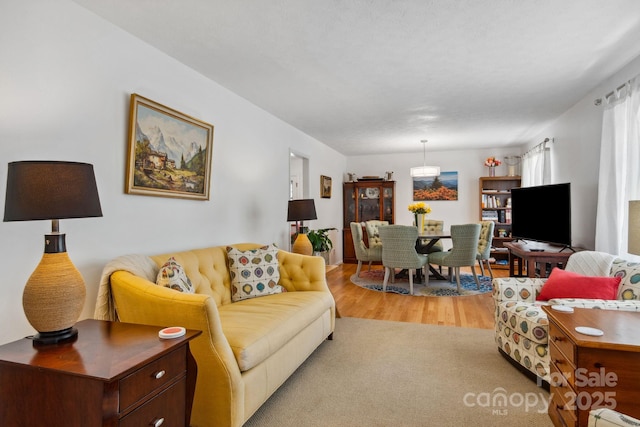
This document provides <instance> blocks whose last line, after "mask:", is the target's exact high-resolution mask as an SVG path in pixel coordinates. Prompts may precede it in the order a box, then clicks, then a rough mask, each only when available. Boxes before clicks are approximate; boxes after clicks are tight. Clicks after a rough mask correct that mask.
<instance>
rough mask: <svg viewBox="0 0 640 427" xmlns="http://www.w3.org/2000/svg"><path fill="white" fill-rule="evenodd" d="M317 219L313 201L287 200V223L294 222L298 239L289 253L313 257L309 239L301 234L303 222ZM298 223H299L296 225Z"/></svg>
mask: <svg viewBox="0 0 640 427" xmlns="http://www.w3.org/2000/svg"><path fill="white" fill-rule="evenodd" d="M311 219H318V216H317V215H316V205H315V203H314V202H313V199H299V200H289V209H288V212H287V221H288V222H291V221H295V222H296V232H297V233H298V237H296V241H295V242H293V247H292V248H291V252H294V253H297V254H303V255H313V246H312V245H311V241H310V240H309V237H307V235H306V234H305V233H303V226H302V224H303V221H307V220H311ZM298 221H300V223H299V224H298Z"/></svg>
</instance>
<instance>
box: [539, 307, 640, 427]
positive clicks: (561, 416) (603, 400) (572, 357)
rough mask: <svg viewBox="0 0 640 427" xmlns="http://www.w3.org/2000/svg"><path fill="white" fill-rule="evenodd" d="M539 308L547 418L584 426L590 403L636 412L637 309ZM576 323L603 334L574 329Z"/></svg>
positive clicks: (639, 394) (639, 370)
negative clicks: (543, 321) (547, 361)
mask: <svg viewBox="0 0 640 427" xmlns="http://www.w3.org/2000/svg"><path fill="white" fill-rule="evenodd" d="M542 309H543V310H544V312H545V313H547V316H548V318H549V354H550V356H551V366H550V368H551V369H550V375H551V380H550V381H549V384H550V386H551V390H550V391H551V398H552V400H551V402H550V404H549V417H550V418H551V421H553V424H554V425H555V426H580V427H586V426H587V424H588V418H589V411H590V410H591V409H595V408H609V409H615V410H616V411H619V412H622V413H624V414H628V415H630V416H632V417H635V418H638V417H640V405H638V402H640V386H639V384H640V341H639V340H638V330H639V328H640V314H639V313H636V312H629V311H615V310H597V309H587V308H575V309H574V312H573V313H561V312H558V311H556V310H553V309H551V308H550V307H548V306H545V307H543V308H542ZM579 326H586V327H591V328H597V329H600V330H602V331H603V332H604V335H602V336H589V335H584V334H581V333H579V332H577V331H576V329H575V328H576V327H579Z"/></svg>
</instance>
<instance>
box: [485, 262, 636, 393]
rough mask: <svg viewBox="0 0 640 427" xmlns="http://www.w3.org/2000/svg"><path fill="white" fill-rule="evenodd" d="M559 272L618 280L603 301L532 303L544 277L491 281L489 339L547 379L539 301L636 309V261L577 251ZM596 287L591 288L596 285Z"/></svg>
mask: <svg viewBox="0 0 640 427" xmlns="http://www.w3.org/2000/svg"><path fill="white" fill-rule="evenodd" d="M565 271H568V272H574V273H578V274H580V275H583V276H589V277H595V278H597V277H599V276H602V278H603V279H604V278H612V277H619V278H620V282H619V286H618V288H617V290H616V291H615V292H614V293H615V295H614V296H613V297H611V298H608V299H593V298H579V297H574V298H551V299H549V300H546V301H538V300H537V297H538V295H539V294H540V293H541V291H542V289H543V287H544V285H545V284H546V282H547V281H549V280H551V278H552V276H553V272H552V274H551V276H550V277H549V278H548V279H539V278H528V277H509V278H496V279H493V299H494V303H495V340H496V344H497V346H498V349H499V350H500V352H501V353H502V354H503V355H504V356H506V357H509V358H511V359H513V360H514V361H515V362H517V363H518V364H520V365H522V366H523V367H524V368H526V370H528V371H530V372H531V373H532V374H534V375H535V376H537V377H539V378H541V379H543V380H545V381H547V382H548V381H549V378H550V376H549V369H550V358H549V349H548V335H549V321H548V319H547V315H546V313H544V312H543V311H542V305H554V304H560V305H567V306H571V307H580V308H600V309H607V310H626V311H639V312H640V263H637V262H631V261H626V260H623V259H619V258H616V257H615V256H613V255H610V254H607V253H604V252H595V251H582V252H576V253H574V254H572V255H571V256H570V257H569V261H568V262H567V265H566V267H565ZM596 289H597V288H596Z"/></svg>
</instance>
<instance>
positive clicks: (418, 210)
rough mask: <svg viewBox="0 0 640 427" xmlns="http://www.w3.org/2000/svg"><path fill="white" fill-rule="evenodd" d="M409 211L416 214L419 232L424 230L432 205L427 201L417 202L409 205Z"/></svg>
mask: <svg viewBox="0 0 640 427" xmlns="http://www.w3.org/2000/svg"><path fill="white" fill-rule="evenodd" d="M409 211H410V212H413V214H414V215H415V221H416V227H418V232H419V233H422V232H423V231H424V219H425V217H426V216H427V214H428V213H431V206H429V205H428V204H426V203H425V202H416V203H412V204H410V205H409Z"/></svg>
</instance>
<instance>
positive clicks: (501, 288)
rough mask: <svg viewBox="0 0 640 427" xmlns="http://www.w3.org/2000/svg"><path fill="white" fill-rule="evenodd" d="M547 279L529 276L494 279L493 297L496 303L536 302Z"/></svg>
mask: <svg viewBox="0 0 640 427" xmlns="http://www.w3.org/2000/svg"><path fill="white" fill-rule="evenodd" d="M545 282H546V279H534V278H529V277H504V278H497V279H493V299H494V301H495V303H496V304H498V303H500V302H503V301H522V302H531V303H534V302H536V297H537V296H538V294H539V293H540V289H542V286H543V285H544V283H545Z"/></svg>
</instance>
